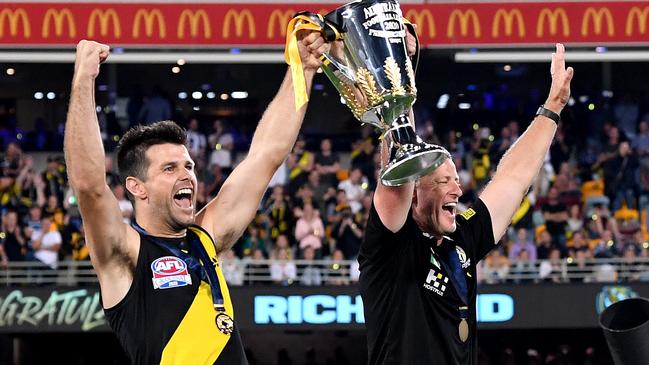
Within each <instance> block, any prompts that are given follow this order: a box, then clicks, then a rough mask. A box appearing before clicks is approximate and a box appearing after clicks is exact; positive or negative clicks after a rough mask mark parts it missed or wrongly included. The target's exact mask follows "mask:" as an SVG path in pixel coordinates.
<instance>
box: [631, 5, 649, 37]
mask: <svg viewBox="0 0 649 365" xmlns="http://www.w3.org/2000/svg"><path fill="white" fill-rule="evenodd" d="M647 16H649V6H645V8H644V9H642V10H640V8H639V7H637V6H634V7H633V8H631V10H630V11H629V15H628V16H627V18H626V35H627V36H631V35H633V21H634V20H635V19H637V20H638V33H640V34H645V32H646V31H647Z"/></svg>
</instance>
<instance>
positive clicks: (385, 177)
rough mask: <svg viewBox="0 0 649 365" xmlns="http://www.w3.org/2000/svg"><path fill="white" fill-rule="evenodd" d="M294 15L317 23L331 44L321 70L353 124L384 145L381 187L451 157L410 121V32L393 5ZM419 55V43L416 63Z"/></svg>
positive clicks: (368, 3)
mask: <svg viewBox="0 0 649 365" xmlns="http://www.w3.org/2000/svg"><path fill="white" fill-rule="evenodd" d="M298 16H301V17H303V18H304V17H305V18H306V19H309V20H310V21H311V22H313V23H316V24H319V25H320V27H321V28H322V32H323V34H324V36H325V38H326V39H327V41H329V42H331V43H332V45H331V49H330V51H329V52H328V53H326V54H324V55H323V56H322V57H323V58H322V60H323V65H322V70H323V71H324V73H325V74H326V75H327V77H328V78H329V80H331V82H332V83H333V85H334V86H335V87H336V89H337V90H338V92H339V93H340V95H341V96H342V98H343V100H344V101H345V104H346V105H347V106H348V107H349V109H350V110H351V111H352V113H353V114H354V116H355V117H356V119H358V120H359V121H361V122H362V123H370V124H372V125H374V126H375V127H377V128H378V129H379V130H380V131H381V132H382V135H383V137H384V138H386V139H387V140H388V143H389V151H390V152H389V158H388V162H387V164H386V165H385V166H384V167H383V169H382V171H381V181H382V182H383V184H384V185H387V186H398V185H402V184H405V183H408V182H412V181H415V180H416V179H417V178H419V177H421V176H424V175H426V174H428V173H429V172H431V171H433V170H434V169H436V168H437V167H439V166H440V165H441V164H442V163H443V162H444V161H445V160H446V159H447V158H450V154H449V153H448V151H446V149H444V148H443V147H441V146H437V145H432V144H428V143H425V142H424V141H423V140H422V139H421V138H420V137H419V136H418V135H417V134H416V133H415V130H414V128H413V126H412V123H411V121H410V118H409V114H410V110H411V108H412V105H413V103H414V102H415V100H416V98H417V88H416V86H415V69H416V64H415V65H413V61H412V60H411V58H410V56H409V55H408V51H407V49H406V32H408V31H410V32H411V33H412V34H413V35H415V33H414V28H413V27H412V26H411V25H410V24H409V23H408V22H407V21H406V20H405V19H404V18H403V15H402V13H401V8H400V6H399V3H398V2H397V1H395V0H362V1H354V2H351V3H349V4H346V5H344V6H342V7H340V8H338V9H336V10H334V11H332V12H331V13H329V14H327V15H325V16H324V17H322V16H321V15H318V14H313V13H300V14H299V15H298ZM408 27H409V29H408ZM418 51H419V42H417V52H415V55H414V59H415V62H416V60H417V56H418V53H419V52H418Z"/></svg>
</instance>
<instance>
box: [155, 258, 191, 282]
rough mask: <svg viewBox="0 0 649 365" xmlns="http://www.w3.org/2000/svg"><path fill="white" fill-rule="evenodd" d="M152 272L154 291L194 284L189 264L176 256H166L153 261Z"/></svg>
mask: <svg viewBox="0 0 649 365" xmlns="http://www.w3.org/2000/svg"><path fill="white" fill-rule="evenodd" d="M151 271H153V289H171V288H178V287H181V286H186V285H191V284H192V278H191V276H190V275H189V272H188V271H187V264H186V263H185V261H183V260H181V259H179V258H178V257H175V256H164V257H161V258H159V259H157V260H155V261H153V262H152V263H151Z"/></svg>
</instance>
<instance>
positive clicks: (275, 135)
mask: <svg viewBox="0 0 649 365" xmlns="http://www.w3.org/2000/svg"><path fill="white" fill-rule="evenodd" d="M314 74H315V71H314V70H310V69H307V70H305V71H304V77H305V79H306V83H307V92H309V91H310V90H311V84H312V82H313V76H314ZM306 109H307V106H306V105H304V106H302V107H301V108H300V109H299V110H295V93H294V90H293V81H292V76H291V71H290V69H289V70H288V71H287V72H286V76H285V77H284V81H283V82H282V85H281V86H280V89H279V91H278V92H277V95H276V96H275V98H274V99H273V101H272V102H271V103H270V105H268V108H267V109H266V111H265V112H264V115H263V116H262V118H261V121H260V122H259V125H258V126H257V130H256V131H255V135H254V137H253V140H252V144H251V145H250V152H249V153H250V155H259V156H263V158H264V159H266V160H269V161H272V162H273V165H274V166H279V165H280V164H281V163H282V162H283V161H284V159H285V158H286V156H287V155H288V153H289V152H290V151H291V148H293V145H294V144H295V139H296V138H297V134H298V131H299V130H300V127H301V125H302V121H303V119H304V114H305V113H306Z"/></svg>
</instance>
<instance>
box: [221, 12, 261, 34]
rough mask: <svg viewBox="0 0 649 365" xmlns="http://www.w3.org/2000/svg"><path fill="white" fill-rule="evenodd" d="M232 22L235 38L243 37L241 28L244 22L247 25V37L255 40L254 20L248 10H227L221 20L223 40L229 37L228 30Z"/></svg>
mask: <svg viewBox="0 0 649 365" xmlns="http://www.w3.org/2000/svg"><path fill="white" fill-rule="evenodd" d="M232 22H234V34H235V35H236V36H237V37H239V38H241V37H242V36H243V26H244V22H245V23H247V24H248V36H249V37H250V38H251V39H254V38H255V36H256V35H255V20H254V17H253V16H252V13H251V12H250V10H247V9H246V10H242V11H237V10H234V9H230V10H228V12H227V13H226V14H225V18H224V20H223V38H226V39H227V38H229V37H230V28H231V23H232Z"/></svg>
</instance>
